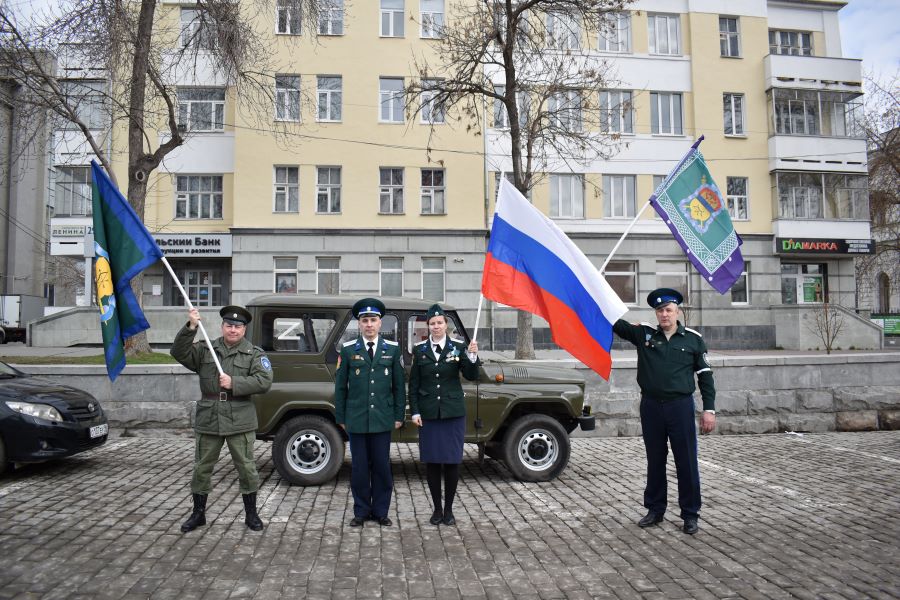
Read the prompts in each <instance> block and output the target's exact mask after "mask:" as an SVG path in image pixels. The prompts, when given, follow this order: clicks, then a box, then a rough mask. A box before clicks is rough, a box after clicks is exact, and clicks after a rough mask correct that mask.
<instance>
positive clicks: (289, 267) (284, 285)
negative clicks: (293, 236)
mask: <svg viewBox="0 0 900 600" xmlns="http://www.w3.org/2000/svg"><path fill="white" fill-rule="evenodd" d="M273 289H274V290H275V293H276V294H296V293H297V257H296V256H288V257H281V258H279V257H277V256H276V257H275V287H274V288H273Z"/></svg>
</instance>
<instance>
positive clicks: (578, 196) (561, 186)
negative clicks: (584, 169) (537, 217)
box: [550, 174, 584, 219]
mask: <svg viewBox="0 0 900 600" xmlns="http://www.w3.org/2000/svg"><path fill="white" fill-rule="evenodd" d="M550 216H551V217H559V218H573V219H583V218H584V178H583V177H582V176H581V175H574V174H572V175H550Z"/></svg>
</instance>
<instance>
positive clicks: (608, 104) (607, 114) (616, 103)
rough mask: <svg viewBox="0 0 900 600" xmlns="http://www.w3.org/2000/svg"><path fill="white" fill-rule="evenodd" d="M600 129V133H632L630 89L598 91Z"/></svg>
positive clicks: (632, 113)
mask: <svg viewBox="0 0 900 600" xmlns="http://www.w3.org/2000/svg"><path fill="white" fill-rule="evenodd" d="M600 131H601V132H602V133H634V110H633V105H632V93H631V91H627V90H603V91H601V92H600Z"/></svg>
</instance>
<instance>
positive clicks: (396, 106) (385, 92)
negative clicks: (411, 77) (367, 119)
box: [378, 77, 403, 123]
mask: <svg viewBox="0 0 900 600" xmlns="http://www.w3.org/2000/svg"><path fill="white" fill-rule="evenodd" d="M378 95H379V103H380V105H381V113H380V117H379V119H380V120H381V121H382V122H385V123H402V122H403V79H400V78H394V77H380V78H379V79H378Z"/></svg>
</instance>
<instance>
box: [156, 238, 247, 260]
mask: <svg viewBox="0 0 900 600" xmlns="http://www.w3.org/2000/svg"><path fill="white" fill-rule="evenodd" d="M153 239H155V240H156V245H157V246H159V248H160V250H162V251H163V254H164V255H165V256H174V257H179V258H180V257H189V256H190V257H193V256H215V257H229V256H231V234H229V233H172V234H162V233H155V234H153Z"/></svg>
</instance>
